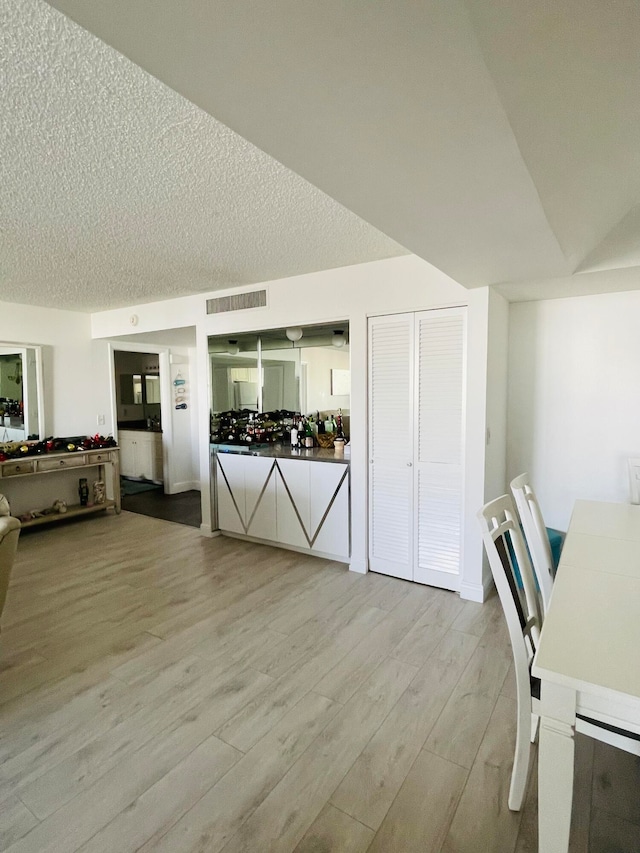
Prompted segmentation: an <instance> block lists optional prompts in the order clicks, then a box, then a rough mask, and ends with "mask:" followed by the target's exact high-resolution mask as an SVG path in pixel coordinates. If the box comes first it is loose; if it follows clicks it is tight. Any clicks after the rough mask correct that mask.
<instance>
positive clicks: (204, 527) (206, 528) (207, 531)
mask: <svg viewBox="0 0 640 853" xmlns="http://www.w3.org/2000/svg"><path fill="white" fill-rule="evenodd" d="M200 533H202V535H203V536H206V537H207V538H208V539H215V537H216V536H221V535H222V534H221V533H220V531H219V530H212V529H211V525H210V524H201V525H200Z"/></svg>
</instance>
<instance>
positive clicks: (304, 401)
mask: <svg viewBox="0 0 640 853" xmlns="http://www.w3.org/2000/svg"><path fill="white" fill-rule="evenodd" d="M209 361H210V368H211V403H212V407H211V408H212V411H211V415H212V420H213V421H215V420H216V419H217V418H218V417H219V415H220V414H222V413H229V412H243V413H245V414H246V413H247V412H248V413H253V412H255V413H263V412H282V411H284V412H292V413H299V414H303V415H306V414H309V415H314V416H316V417H317V416H318V414H319V415H320V416H321V417H323V416H326V415H329V414H331V413H336V412H338V411H339V410H341V412H342V415H343V417H344V419H345V421H344V423H345V431H347V430H348V421H349V405H350V381H349V377H350V373H349V370H350V355H349V323H348V322H347V321H344V322H338V323H332V324H324V325H315V326H300V327H289V328H286V329H285V328H282V329H266V330H264V331H260V332H253V333H251V334H237V335H224V336H216V337H210V338H209Z"/></svg>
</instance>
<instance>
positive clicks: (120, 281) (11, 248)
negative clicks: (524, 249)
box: [0, 0, 406, 311]
mask: <svg viewBox="0 0 640 853" xmlns="http://www.w3.org/2000/svg"><path fill="white" fill-rule="evenodd" d="M0 114H1V115H2V121H1V122H0V152H1V156H0V185H1V186H2V191H1V193H0V299H2V300H4V301H7V302H21V303H25V304H33V305H42V306H56V307H59V308H70V309H75V310H79V311H96V310H101V309H105V308H114V307H119V306H124V305H128V304H133V303H141V302H148V301H153V300H158V299H164V298H170V297H175V296H180V295H186V294H193V293H198V292H207V291H211V290H214V289H216V288H220V287H228V286H232V285H239V284H247V283H252V282H257V281H266V280H269V279H274V278H280V277H286V276H290V275H296V274H299V273H304V272H312V271H316V270H321V269H329V268H333V267H339V266H345V265H348V264H354V263H360V262H363V261H370V260H376V259H380V258H386V257H391V256H394V255H399V254H405V253H406V250H405V249H404V248H402V247H401V246H399V245H398V244H397V243H395V242H394V241H392V240H391V239H389V238H388V237H386V236H385V235H383V234H382V233H381V232H379V231H377V230H376V229H374V228H372V227H371V226H370V225H368V224H367V223H366V222H364V221H363V220H362V219H360V218H358V217H357V216H356V215H355V214H353V213H351V212H350V211H348V210H347V209H346V208H344V207H342V206H341V205H340V204H338V203H336V202H335V201H333V200H332V199H331V198H329V197H328V196H327V195H325V194H324V193H323V192H321V191H320V190H318V189H316V188H315V187H313V186H312V185H311V184H309V183H307V181H305V180H303V179H302V178H301V177H299V176H298V175H296V174H295V173H293V172H291V171H289V170H288V169H287V168H285V167H284V166H282V165H281V164H280V163H278V162H276V161H275V160H274V159H272V158H271V157H269V156H267V155H266V154H265V153H263V152H262V151H260V150H259V149H257V148H255V147H254V146H253V145H252V144H250V143H249V142H247V141H246V140H244V139H243V138H242V137H240V136H238V135H237V134H236V133H234V132H232V131H231V130H229V129H228V128H227V127H225V126H224V125H222V124H220V123H219V122H218V121H216V120H215V119H214V118H212V117H211V116H210V115H208V114H207V113H205V112H203V111H202V110H200V109H199V108H198V107H196V106H194V105H193V104H192V103H191V102H189V101H187V100H185V99H184V98H183V97H182V96H181V95H179V94H177V93H176V92H174V91H173V90H171V89H169V88H167V87H166V86H165V85H164V84H162V83H160V82H159V81H158V80H156V79H155V78H153V77H151V76H150V75H149V74H147V73H146V72H145V71H143V70H142V69H141V68H139V67H138V66H137V65H134V64H133V63H132V62H130V61H129V60H128V59H126V58H124V57H123V56H122V55H120V54H119V53H118V52H116V51H115V50H114V49H112V48H110V47H108V46H107V45H106V44H104V43H103V42H101V41H100V40H98V39H97V38H96V37H94V36H93V35H90V34H89V33H88V32H86V31H85V30H83V29H81V28H80V27H79V26H78V25H76V24H75V23H73V22H72V21H71V20H70V19H68V18H66V17H65V16H64V15H62V14H61V13H59V12H58V11H56V10H55V9H52V8H51V7H50V6H49V5H47V4H46V3H43V2H41V1H40V0H0Z"/></svg>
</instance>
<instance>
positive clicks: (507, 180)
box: [48, 0, 640, 298]
mask: <svg viewBox="0 0 640 853" xmlns="http://www.w3.org/2000/svg"><path fill="white" fill-rule="evenodd" d="M48 2H49V3H50V4H51V5H53V6H55V7H56V8H58V9H60V10H61V11H64V12H65V13H66V14H68V15H69V16H70V17H71V18H73V19H74V20H76V21H77V22H79V23H80V24H82V25H83V26H85V27H87V29H88V30H90V31H91V32H93V33H94V34H96V35H98V36H100V38H102V39H104V41H105V42H107V43H108V44H110V45H112V46H113V47H115V48H117V49H118V50H119V51H121V52H122V53H123V54H124V55H125V56H128V57H129V58H130V59H131V60H133V61H134V62H136V63H138V64H139V65H140V66H141V67H143V68H145V69H146V70H147V71H149V73H151V74H153V75H154V76H155V77H157V78H158V79H160V80H163V81H164V82H165V83H167V84H168V85H169V86H171V87H172V88H173V89H174V90H175V91H178V92H180V93H181V94H182V95H184V96H185V97H187V98H188V99H189V100H190V101H192V102H193V103H195V104H198V105H199V106H200V107H201V108H202V109H204V110H206V111H207V112H208V113H209V114H211V115H213V116H215V117H216V118H217V119H218V120H219V121H222V122H224V123H225V125H227V126H228V127H231V128H233V129H234V130H235V131H236V132H237V133H239V134H241V135H242V136H243V137H244V138H245V139H248V140H251V142H252V143H254V144H255V145H258V146H259V147H260V149H261V150H263V151H266V152H267V153H269V154H270V155H271V156H272V157H274V158H276V159H277V160H278V161H279V162H281V163H284V164H285V165H286V166H288V167H289V168H291V169H293V170H294V171H295V172H296V173H297V174H299V175H303V176H304V177H305V178H306V179H307V180H309V181H310V182H311V183H313V184H314V185H315V186H317V187H320V188H321V189H323V190H324V192H326V193H328V194H329V195H330V196H331V197H332V198H334V199H337V200H338V201H340V202H341V203H342V204H343V205H345V206H346V207H347V208H348V209H349V210H352V211H354V212H356V213H357V214H358V215H359V216H361V217H362V218H363V219H365V220H366V221H367V222H370V223H372V224H373V225H374V226H376V227H377V228H379V229H380V230H381V231H383V232H384V233H385V234H388V235H390V236H391V237H393V239H395V240H397V241H398V242H399V243H401V244H402V245H403V246H406V247H407V248H408V249H410V250H411V251H412V252H414V253H415V254H416V255H419V256H420V257H422V258H424V259H426V260H427V261H429V263H431V264H433V265H434V266H436V267H437V268H439V269H440V270H442V271H444V272H445V273H447V274H448V275H449V276H451V277H452V278H454V279H455V280H456V281H458V282H460V283H461V284H463V285H465V286H468V287H475V286H482V285H486V284H499V285H501V290H502V291H503V292H508V293H509V298H519V297H518V291H524V290H526V291H527V292H528V293H531V292H532V290H533V287H534V285H535V287H536V288H537V284H536V283H537V282H544V281H546V282H548V283H549V285H550V288H551V289H552V290H553V288H554V287H556V285H555V284H554V283H559V284H558V287H557V288H556V289H557V291H558V293H563V294H564V293H565V292H566V289H567V285H568V286H569V287H570V289H571V291H572V292H579V291H580V289H585V290H588V291H590V290H591V289H592V288H599V289H602V290H607V289H611V288H618V287H619V286H621V285H622V284H623V283H624V284H625V286H633V281H634V280H635V283H636V284H635V286H636V287H637V286H640V265H639V264H640V253H639V251H638V246H640V230H639V228H640V217H639V216H638V214H637V207H638V206H640V98H639V97H638V92H639V91H640V51H639V50H638V47H639V46H640V3H639V2H638V0H606V2H603V0H561V2H555V3H553V2H549V0H446V2H443V0H421V2H416V0H394V2H392V3H382V2H372V0H322V2H318V0H277V2H265V0H236V2H229V0H180V2H179V3H177V2H176V0H135V2H131V0H108V2H107V0H104V2H93V3H92V2H87V0H48ZM630 270H635V278H634V276H633V275H632V274H631V272H630ZM619 273H621V274H619ZM538 292H541V291H538ZM548 292H549V287H547V288H546V289H545V293H546V294H548Z"/></svg>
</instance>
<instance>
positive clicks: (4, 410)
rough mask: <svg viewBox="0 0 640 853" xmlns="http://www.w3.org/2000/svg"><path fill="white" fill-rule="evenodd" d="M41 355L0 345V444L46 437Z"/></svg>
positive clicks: (34, 349)
mask: <svg viewBox="0 0 640 853" xmlns="http://www.w3.org/2000/svg"><path fill="white" fill-rule="evenodd" d="M42 389H43V384H42V351H41V348H40V347H37V346H28V345H25V344H11V343H0V443H2V442H7V441H25V440H26V439H29V438H31V439H41V438H44V437H45V425H44V414H43V402H44V398H43V390H42Z"/></svg>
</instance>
